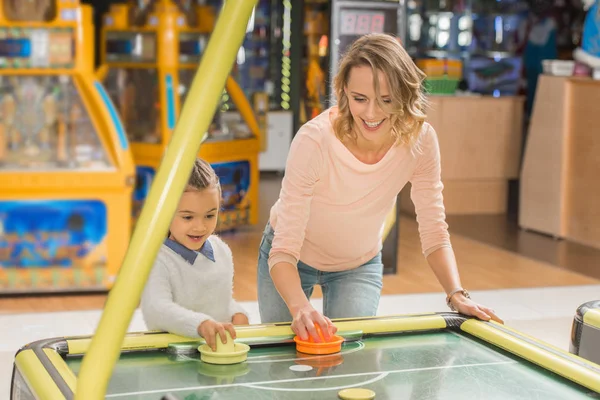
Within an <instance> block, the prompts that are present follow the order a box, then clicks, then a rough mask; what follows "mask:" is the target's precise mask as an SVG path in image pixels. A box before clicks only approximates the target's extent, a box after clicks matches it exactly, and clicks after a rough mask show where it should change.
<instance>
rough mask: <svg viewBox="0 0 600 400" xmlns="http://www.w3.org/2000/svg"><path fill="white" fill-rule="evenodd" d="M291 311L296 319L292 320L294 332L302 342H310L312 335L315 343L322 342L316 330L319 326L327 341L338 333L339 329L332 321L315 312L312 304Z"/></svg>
mask: <svg viewBox="0 0 600 400" xmlns="http://www.w3.org/2000/svg"><path fill="white" fill-rule="evenodd" d="M291 311H292V315H293V318H294V319H293V320H292V330H293V331H294V333H295V334H296V335H297V336H298V337H299V338H300V339H302V340H308V337H309V335H310V336H312V338H313V340H314V341H315V342H320V341H321V339H320V338H319V334H318V333H317V330H316V328H315V325H317V324H318V325H319V327H320V328H321V332H322V333H323V337H324V338H325V340H329V339H330V338H331V336H332V335H333V334H335V333H336V332H337V328H336V327H335V326H334V325H333V323H332V322H331V320H330V319H329V318H327V317H326V316H324V315H322V314H321V313H320V312H318V311H317V310H315V309H314V308H313V306H312V305H311V304H310V303H308V304H306V305H305V306H303V307H300V308H298V309H297V310H291Z"/></svg>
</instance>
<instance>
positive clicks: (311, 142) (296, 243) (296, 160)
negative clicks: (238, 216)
mask: <svg viewBox="0 0 600 400" xmlns="http://www.w3.org/2000/svg"><path fill="white" fill-rule="evenodd" d="M321 135H322V133H321V132H320V130H319V128H318V127H317V126H316V125H314V124H311V123H309V124H307V125H304V126H303V127H302V129H301V130H300V131H299V132H298V134H297V135H296V137H295V138H294V140H293V141H292V145H291V147H290V151H289V154H288V159H287V162H286V168H285V176H284V178H283V181H282V183H281V193H280V196H279V201H278V204H277V220H276V221H275V222H276V223H275V227H274V229H275V235H274V237H273V243H272V245H271V252H270V254H269V271H270V273H271V279H273V284H274V285H275V288H276V289H277V291H278V292H279V295H280V296H281V297H282V299H283V301H284V302H285V304H286V305H287V306H288V309H289V310H290V314H291V315H292V318H293V320H292V329H293V330H294V332H295V333H296V334H297V335H298V336H299V337H300V338H301V339H304V340H306V339H308V336H307V335H308V334H310V335H311V336H312V337H313V338H314V339H315V340H319V336H318V334H317V332H316V330H315V327H314V324H315V323H318V324H319V326H321V327H322V328H323V329H322V331H323V333H324V335H326V336H327V338H328V336H329V335H328V334H329V333H331V334H332V333H334V332H335V327H334V326H333V324H332V323H331V321H329V319H328V318H326V317H324V316H322V315H321V314H320V313H319V312H318V311H316V310H315V309H314V308H313V307H312V305H311V304H310V302H309V301H308V299H307V297H306V295H305V294H304V291H303V290H302V284H301V281H300V276H299V274H298V268H297V265H298V261H299V258H300V250H301V248H302V244H303V242H304V237H305V230H306V225H307V223H308V219H309V217H310V208H311V203H312V199H313V195H314V188H315V185H316V184H317V183H318V181H319V179H320V175H321V170H322V167H323V150H322V148H321V143H320V140H319V138H320V137H321Z"/></svg>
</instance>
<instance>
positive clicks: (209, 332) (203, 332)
mask: <svg viewBox="0 0 600 400" xmlns="http://www.w3.org/2000/svg"><path fill="white" fill-rule="evenodd" d="M225 329H227V330H228V331H229V334H230V335H231V339H235V329H234V328H233V325H232V324H230V323H225V324H221V323H219V322H216V321H213V320H212V319H207V320H206V321H204V322H203V323H201V324H200V326H198V334H199V335H200V336H202V337H203V338H204V340H206V344H207V345H208V347H210V348H211V349H212V351H217V342H216V340H217V338H216V337H217V333H218V334H219V336H220V337H221V343H227V336H225Z"/></svg>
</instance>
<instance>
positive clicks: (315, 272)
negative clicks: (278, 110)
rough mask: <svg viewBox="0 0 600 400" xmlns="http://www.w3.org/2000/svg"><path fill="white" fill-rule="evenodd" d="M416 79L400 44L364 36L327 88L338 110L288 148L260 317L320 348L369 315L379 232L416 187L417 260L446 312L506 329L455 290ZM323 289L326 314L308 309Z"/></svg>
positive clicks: (432, 138) (434, 155)
mask: <svg viewBox="0 0 600 400" xmlns="http://www.w3.org/2000/svg"><path fill="white" fill-rule="evenodd" d="M423 79H424V74H423V73H422V72H421V71H420V70H419V69H418V68H417V67H416V66H415V65H414V63H413V62H412V60H411V58H410V56H409V55H408V54H407V53H406V51H405V50H404V49H403V48H402V46H401V45H400V44H399V42H398V41H397V40H396V39H395V38H393V37H391V36H389V35H384V34H369V35H366V36H363V37H361V38H360V39H358V40H357V41H356V42H354V43H353V44H352V45H351V46H350V48H349V50H348V52H347V53H346V55H345V56H344V58H343V59H342V61H341V63H340V68H339V72H338V74H337V76H336V77H335V81H334V89H335V93H336V96H337V100H338V105H337V106H335V107H332V108H330V109H328V110H326V111H325V112H323V113H322V114H321V115H319V116H317V117H316V118H314V119H313V120H311V121H309V122H308V123H306V124H305V125H304V126H302V128H301V129H300V130H299V132H298V134H297V135H296V136H295V138H294V140H293V141H292V145H291V148H290V152H289V155H288V160H287V165H286V173H285V177H284V179H283V182H282V188H281V193H280V198H279V200H278V201H277V202H276V204H275V205H274V206H273V208H272V209H271V214H270V221H269V223H268V224H267V226H266V228H265V230H264V233H263V239H262V242H261V245H260V252H259V261H258V297H259V309H260V314H261V319H262V322H265V323H267V322H282V321H290V320H291V321H292V329H293V331H294V333H295V334H296V335H298V336H299V337H300V338H302V339H304V340H306V339H308V335H311V336H312V337H313V338H314V340H316V341H318V340H319V338H318V335H317V333H316V330H315V324H317V323H318V324H319V325H320V327H321V328H325V327H327V328H328V329H323V333H324V335H325V336H326V338H328V337H329V335H331V334H333V333H335V330H336V328H335V327H334V326H333V324H332V323H331V321H330V319H329V318H348V317H362V316H374V315H375V314H376V312H377V307H378V304H379V298H380V295H381V287H382V274H383V265H382V261H381V246H382V245H381V242H382V237H381V235H382V228H383V225H384V220H385V217H386V215H388V213H389V212H390V211H391V210H392V207H393V205H394V202H395V200H396V196H397V195H398V193H399V192H400V191H401V190H402V188H403V187H404V185H405V184H406V183H407V182H409V181H410V182H411V184H412V192H411V197H412V200H413V202H414V203H415V209H416V212H417V221H418V223H419V232H420V239H421V244H422V248H423V254H424V256H425V257H426V258H427V261H428V263H429V265H430V266H431V268H432V269H433V271H434V273H435V275H436V277H437V278H438V280H439V282H440V284H441V285H442V287H443V288H444V290H445V291H446V293H447V303H448V305H449V306H450V308H451V309H454V310H457V311H459V312H461V313H464V314H466V315H473V316H476V317H478V318H481V319H483V320H490V319H494V320H496V321H498V322H502V321H501V320H500V319H499V318H498V317H497V316H496V315H495V314H494V312H493V311H492V310H490V309H489V308H487V307H483V306H480V305H478V304H476V303H474V302H473V301H471V300H470V299H469V295H468V292H467V291H466V290H464V289H462V287H461V283H460V278H459V274H458V270H457V266H456V261H455V257H454V252H453V251H452V247H451V245H450V239H449V235H448V230H447V224H446V222H445V212H444V205H443V200H442V188H443V185H442V182H441V178H440V175H441V174H440V154H439V147H438V142H437V137H436V134H435V131H434V130H433V128H432V127H431V126H430V125H429V124H427V123H425V122H424V121H425V118H426V116H425V114H424V109H425V105H426V100H425V97H424V95H423V93H422V87H421V83H422V81H423ZM315 284H320V285H321V287H322V290H323V312H324V314H325V315H324V316H323V315H321V314H320V313H319V312H318V311H316V310H315V309H314V308H313V307H312V305H311V304H310V302H309V298H310V295H311V294H312V291H313V287H314V285H315Z"/></svg>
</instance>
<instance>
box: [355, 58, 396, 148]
mask: <svg viewBox="0 0 600 400" xmlns="http://www.w3.org/2000/svg"><path fill="white" fill-rule="evenodd" d="M377 79H378V80H379V91H380V94H381V98H382V99H383V102H384V103H390V102H391V98H390V92H389V87H388V83H387V79H386V78H385V76H384V74H382V73H379V74H378V77H377ZM344 91H345V93H346V96H347V97H348V105H349V107H350V113H351V114H352V118H353V119H354V123H355V125H356V128H357V129H356V132H357V134H358V135H359V136H360V137H362V138H363V139H364V140H366V141H368V142H382V141H385V140H387V139H388V136H389V134H390V130H391V123H390V114H387V113H385V112H384V111H383V110H382V109H381V108H379V105H378V104H377V95H376V93H375V86H374V85H373V69H372V68H371V67H369V66H359V67H354V68H352V69H351V70H350V74H349V76H348V84H347V85H346V88H345V89H344Z"/></svg>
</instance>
